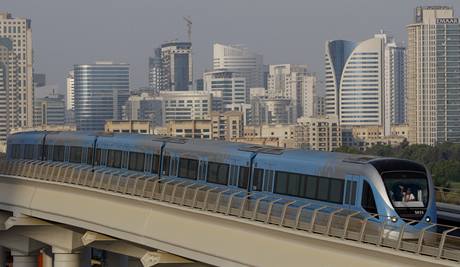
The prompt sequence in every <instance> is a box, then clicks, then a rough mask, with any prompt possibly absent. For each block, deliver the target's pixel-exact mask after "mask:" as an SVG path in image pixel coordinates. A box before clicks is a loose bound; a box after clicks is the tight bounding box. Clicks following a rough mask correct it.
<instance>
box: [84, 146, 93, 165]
mask: <svg viewBox="0 0 460 267" xmlns="http://www.w3.org/2000/svg"><path fill="white" fill-rule="evenodd" d="M93 153H94V152H93V148H92V147H88V148H87V152H86V164H89V165H91V164H93Z"/></svg>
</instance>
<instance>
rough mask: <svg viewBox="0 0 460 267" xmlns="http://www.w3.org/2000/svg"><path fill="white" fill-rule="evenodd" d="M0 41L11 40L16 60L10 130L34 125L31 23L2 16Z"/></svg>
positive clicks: (0, 17) (10, 103)
mask: <svg viewBox="0 0 460 267" xmlns="http://www.w3.org/2000/svg"><path fill="white" fill-rule="evenodd" d="M0 37H2V38H8V39H10V40H11V45H12V51H13V53H14V54H15V57H16V59H17V66H18V68H17V84H16V85H14V87H11V86H10V89H9V90H10V93H9V96H8V97H9V98H8V102H9V106H8V108H9V110H10V112H9V116H10V123H11V125H10V126H11V127H26V126H30V127H31V126H32V125H33V112H34V85H33V69H32V63H33V62H32V61H33V59H32V28H31V21H30V19H25V18H14V17H13V16H12V15H11V14H9V13H7V12H0Z"/></svg>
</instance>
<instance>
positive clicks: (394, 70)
mask: <svg viewBox="0 0 460 267" xmlns="http://www.w3.org/2000/svg"><path fill="white" fill-rule="evenodd" d="M405 77H406V48H405V47H404V46H402V45H398V44H396V43H395V42H394V41H393V42H390V43H388V45H387V46H386V47H385V92H387V94H386V95H385V103H386V105H389V107H390V108H389V109H387V113H386V114H385V120H387V122H386V123H385V124H392V125H395V124H404V123H406V108H407V105H406V97H407V96H406V79H405ZM386 130H387V132H386V135H388V134H389V133H388V127H387V129H386Z"/></svg>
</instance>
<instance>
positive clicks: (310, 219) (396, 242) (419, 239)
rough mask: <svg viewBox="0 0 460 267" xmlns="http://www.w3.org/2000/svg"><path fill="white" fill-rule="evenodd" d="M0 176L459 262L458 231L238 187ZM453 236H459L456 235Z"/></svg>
mask: <svg viewBox="0 0 460 267" xmlns="http://www.w3.org/2000/svg"><path fill="white" fill-rule="evenodd" d="M0 173H1V174H3V175H10V176H17V177H28V178H32V179H35V180H42V181H44V182H53V183H61V184H67V185H72V186H79V187H86V188H92V189H96V190H101V191H106V192H111V193H117V194H123V195H130V196H132V197H139V198H144V199H150V200H156V201H160V202H166V203H170V204H174V205H178V206H181V207H187V208H191V209H198V210H201V211H206V212H212V213H218V214H222V215H225V216H231V217H234V218H239V219H245V220H250V221H254V222H263V223H265V224H269V225H276V226H277V227H280V228H289V229H292V230H293V231H306V232H309V233H315V234H319V235H322V236H327V237H334V238H339V239H342V240H349V241H353V242H357V243H360V244H366V245H372V246H379V247H386V248H391V249H394V250H396V251H398V252H403V253H410V254H415V255H424V256H428V257H432V258H433V259H435V260H441V261H442V260H448V261H446V262H457V263H458V262H460V238H459V237H457V236H455V233H456V232H458V231H460V230H459V229H457V228H453V227H449V226H443V225H430V226H429V227H427V228H426V229H424V230H423V231H417V232H414V230H413V228H411V227H410V225H411V224H414V223H415V222H414V221H410V222H407V224H405V225H403V226H401V227H395V226H394V225H392V224H391V223H390V221H389V218H387V219H388V220H385V222H384V223H380V222H377V221H376V220H374V218H375V217H377V216H382V215H373V216H371V217H369V216H368V215H366V214H363V213H359V212H355V211H351V210H344V209H337V208H335V207H330V206H324V205H322V204H321V205H320V204H318V203H316V202H309V201H291V200H289V199H284V198H273V196H271V195H267V194H263V193H261V192H252V193H250V194H248V193H247V192H245V191H242V190H239V189H228V188H222V187H218V186H216V187H213V186H211V185H209V184H207V185H204V184H202V183H199V182H196V181H192V180H186V179H177V178H171V177H165V178H162V179H159V177H158V176H155V175H152V174H145V173H139V172H132V171H125V170H119V169H110V168H105V167H97V168H95V169H92V167H91V166H85V165H79V164H72V163H62V162H61V163H59V162H41V161H32V160H29V161H27V160H16V161H0ZM457 234H458V233H457Z"/></svg>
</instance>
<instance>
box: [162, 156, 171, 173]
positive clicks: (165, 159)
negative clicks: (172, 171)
mask: <svg viewBox="0 0 460 267" xmlns="http://www.w3.org/2000/svg"><path fill="white" fill-rule="evenodd" d="M170 162H171V157H170V156H163V174H164V175H169V165H170V164H169V163H170Z"/></svg>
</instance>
